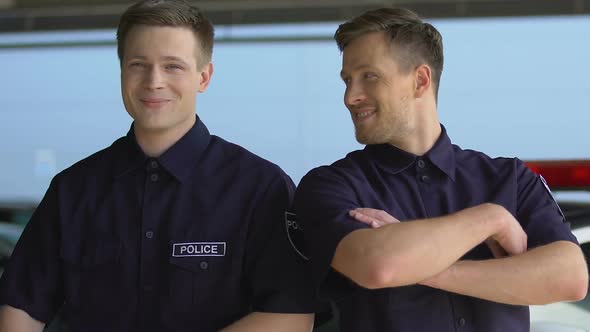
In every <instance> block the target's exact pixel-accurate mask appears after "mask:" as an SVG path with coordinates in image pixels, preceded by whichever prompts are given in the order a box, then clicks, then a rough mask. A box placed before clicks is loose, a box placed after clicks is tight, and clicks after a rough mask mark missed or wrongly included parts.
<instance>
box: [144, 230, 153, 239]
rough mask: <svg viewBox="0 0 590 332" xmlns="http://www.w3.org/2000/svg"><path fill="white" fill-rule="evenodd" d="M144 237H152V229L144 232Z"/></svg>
mask: <svg viewBox="0 0 590 332" xmlns="http://www.w3.org/2000/svg"><path fill="white" fill-rule="evenodd" d="M145 237H147V238H148V239H151V238H153V237H154V232H152V231H147V232H145Z"/></svg>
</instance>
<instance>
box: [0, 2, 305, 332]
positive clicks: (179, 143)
mask: <svg viewBox="0 0 590 332" xmlns="http://www.w3.org/2000/svg"><path fill="white" fill-rule="evenodd" d="M117 40H118V53H119V59H120V64H121V91H122V95H123V101H124V104H125V108H126V110H127V112H128V113H129V115H130V116H131V117H132V118H133V124H132V126H131V129H130V130H129V132H128V133H127V135H126V136H124V137H122V138H120V139H118V140H116V141H115V142H114V143H113V144H112V145H111V146H110V147H108V148H106V149H104V150H101V151H98V152H97V153H95V154H93V155H91V156H89V157H88V158H86V159H83V160H81V161H80V162H78V163H76V164H75V165H73V166H71V167H69V168H68V169H66V170H64V171H63V172H61V173H59V174H58V175H57V176H55V178H54V179H53V180H52V182H51V185H50V187H49V189H48V190H47V193H46V194H45V196H44V198H43V200H42V201H41V203H40V205H39V206H38V208H37V209H36V211H35V213H34V215H33V216H32V218H31V220H30V222H29V224H28V225H27V227H26V229H25V230H24V233H23V235H22V237H21V239H20V240H19V242H18V244H17V246H16V248H15V250H14V253H13V255H12V257H11V259H10V261H9V263H8V265H7V267H6V270H5V272H4V274H3V276H2V279H1V281H0V304H1V305H2V307H1V309H0V331H10V332H16V331H18V332H20V331H41V330H42V329H43V327H44V325H45V324H46V323H47V322H49V321H51V320H52V318H53V317H54V316H55V315H56V312H57V311H58V310H61V312H62V313H63V320H64V322H65V323H66V325H67V327H68V330H69V331H84V332H89V331H101V332H102V331H109V332H115V331H121V332H122V331H125V332H128V331H158V332H159V331H218V330H223V331H226V332H230V331H301V332H303V331H311V329H312V325H313V314H312V313H313V309H314V308H313V303H312V301H311V297H310V295H309V294H310V287H308V286H307V275H306V274H305V264H304V262H303V261H302V260H301V259H300V258H298V256H297V254H296V253H295V251H294V250H293V249H292V248H291V245H290V244H289V241H288V238H287V234H286V232H287V227H286V225H285V224H286V222H285V211H286V210H287V209H288V208H289V205H290V202H291V198H292V194H293V192H294V185H293V182H292V181H291V179H290V178H289V177H288V176H287V175H286V174H285V173H284V172H283V171H282V170H281V169H280V168H279V167H278V166H276V165H274V164H272V163H270V162H269V161H266V160H264V159H262V158H260V157H258V156H256V155H254V154H252V153H251V152H249V151H247V150H245V149H244V148H242V147H240V146H238V145H235V144H232V143H229V142H227V141H225V140H223V139H221V138H219V137H217V136H214V135H211V134H210V133H209V131H208V130H207V127H206V126H205V124H204V123H203V122H202V121H201V120H200V118H199V117H198V116H197V115H196V114H195V110H196V100H197V96H198V94H199V93H202V92H205V90H206V89H207V87H208V86H209V83H210V82H211V77H212V75H213V64H212V62H211V55H212V49H213V26H212V25H211V23H210V22H209V21H208V20H207V19H206V18H205V17H204V16H203V14H202V13H201V12H200V11H199V10H198V9H197V8H195V7H193V6H191V5H190V4H189V3H188V2H186V1H182V0H147V1H142V2H140V3H137V4H135V5H133V6H131V7H130V8H129V9H128V10H127V11H126V12H125V13H124V14H123V16H122V17H121V20H120V23H119V28H118V31H117ZM81 79H87V78H81ZM220 111H222V110H220Z"/></svg>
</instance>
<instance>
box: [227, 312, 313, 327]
mask: <svg viewBox="0 0 590 332" xmlns="http://www.w3.org/2000/svg"><path fill="white" fill-rule="evenodd" d="M313 319H314V315H313V314H283V313H267V312H253V313H251V314H249V315H247V316H245V317H243V318H242V319H240V320H238V321H236V322H234V323H233V324H231V325H230V326H228V327H226V328H224V329H223V330H221V331H222V332H250V331H252V332H255V331H284V332H310V331H311V330H312V329H313Z"/></svg>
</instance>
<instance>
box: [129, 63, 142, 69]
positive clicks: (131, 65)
mask: <svg viewBox="0 0 590 332" xmlns="http://www.w3.org/2000/svg"><path fill="white" fill-rule="evenodd" d="M129 67H131V68H143V67H145V64H144V63H143V62H132V63H130V64H129Z"/></svg>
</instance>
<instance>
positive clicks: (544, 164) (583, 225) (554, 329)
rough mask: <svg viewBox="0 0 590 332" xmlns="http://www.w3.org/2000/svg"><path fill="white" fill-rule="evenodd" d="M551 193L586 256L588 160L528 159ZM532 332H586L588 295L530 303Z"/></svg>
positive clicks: (589, 246) (589, 327)
mask: <svg viewBox="0 0 590 332" xmlns="http://www.w3.org/2000/svg"><path fill="white" fill-rule="evenodd" d="M528 165H529V166H530V167H531V169H533V170H534V171H535V172H537V173H539V174H542V175H543V177H544V178H545V179H546V181H547V183H548V184H549V186H550V187H551V188H552V189H553V192H554V197H555V199H556V200H557V201H558V202H559V205H560V207H561V209H562V211H563V213H564V214H565V216H566V219H567V221H568V222H569V223H570V224H571V227H572V231H573V233H574V235H575V236H576V238H577V239H578V241H579V242H580V245H581V247H582V250H583V251H584V255H585V256H586V261H589V260H590V161H540V162H529V163H528ZM531 331H532V332H583V331H585V332H590V296H586V298H585V299H584V300H582V301H578V302H562V303H554V304H548V305H542V306H531Z"/></svg>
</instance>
